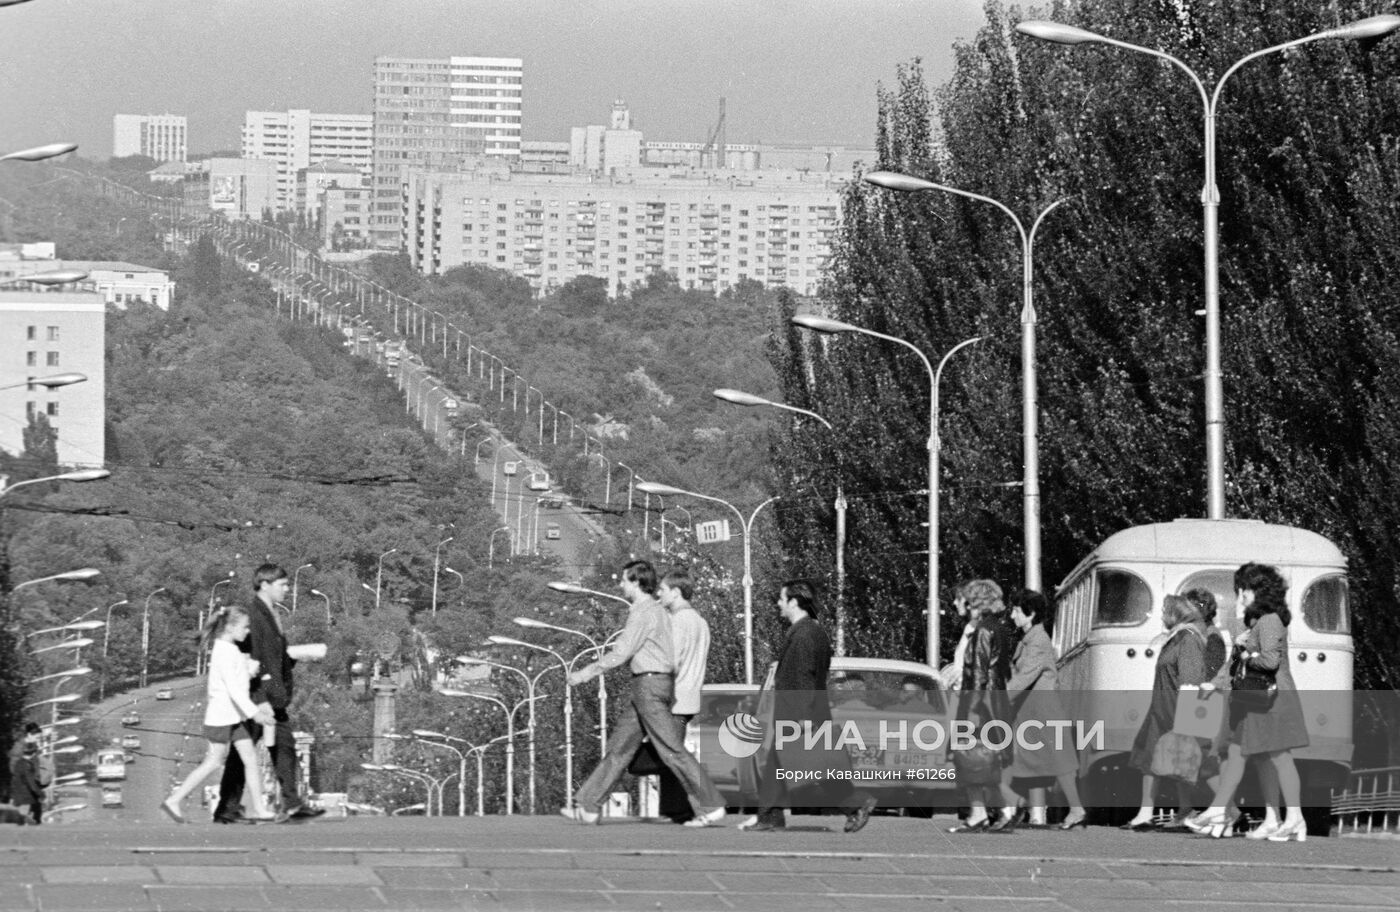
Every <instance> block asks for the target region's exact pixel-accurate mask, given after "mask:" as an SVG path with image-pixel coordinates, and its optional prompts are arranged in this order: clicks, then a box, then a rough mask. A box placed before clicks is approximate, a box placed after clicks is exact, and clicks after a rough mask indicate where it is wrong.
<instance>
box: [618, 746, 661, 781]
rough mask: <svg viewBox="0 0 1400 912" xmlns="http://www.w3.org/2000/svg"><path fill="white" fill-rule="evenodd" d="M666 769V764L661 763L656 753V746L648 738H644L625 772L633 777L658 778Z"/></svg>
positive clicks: (659, 756)
mask: <svg viewBox="0 0 1400 912" xmlns="http://www.w3.org/2000/svg"><path fill="white" fill-rule="evenodd" d="M665 769H666V764H664V763H662V762H661V755H660V754H658V753H657V752H656V745H655V744H652V743H651V739H650V738H645V739H643V740H642V743H641V744H640V745H638V746H637V752H636V753H635V754H633V755H632V762H631V763H629V764H627V772H629V773H631V774H632V775H634V776H659V775H661V772H662V771H663V770H665Z"/></svg>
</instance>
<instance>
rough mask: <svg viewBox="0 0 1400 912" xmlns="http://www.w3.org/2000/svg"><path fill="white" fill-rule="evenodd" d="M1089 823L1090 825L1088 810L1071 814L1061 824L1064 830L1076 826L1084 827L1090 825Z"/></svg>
mask: <svg viewBox="0 0 1400 912" xmlns="http://www.w3.org/2000/svg"><path fill="white" fill-rule="evenodd" d="M1088 825H1089V814H1088V812H1087V811H1080V812H1079V813H1078V814H1070V815H1069V816H1068V817H1066V818H1065V820H1064V823H1061V824H1060V829H1062V830H1072V829H1074V828H1075V827H1084V826H1088Z"/></svg>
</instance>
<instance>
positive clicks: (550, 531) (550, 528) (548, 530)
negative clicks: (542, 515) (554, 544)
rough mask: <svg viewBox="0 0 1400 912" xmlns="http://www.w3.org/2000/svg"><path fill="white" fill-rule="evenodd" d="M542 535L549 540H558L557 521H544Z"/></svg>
mask: <svg viewBox="0 0 1400 912" xmlns="http://www.w3.org/2000/svg"><path fill="white" fill-rule="evenodd" d="M544 537H545V538H547V539H549V540H550V541H558V540H559V524H558V523H545V524H544Z"/></svg>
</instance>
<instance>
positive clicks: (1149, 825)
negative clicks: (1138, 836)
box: [1118, 817, 1157, 833]
mask: <svg viewBox="0 0 1400 912" xmlns="http://www.w3.org/2000/svg"><path fill="white" fill-rule="evenodd" d="M1156 826H1157V823H1156V818H1154V817H1149V818H1147V819H1146V820H1139V819H1137V818H1133V819H1132V820H1129V821H1128V822H1127V823H1120V824H1119V825H1118V829H1120V830H1130V831H1132V832H1134V833H1141V832H1144V831H1146V830H1151V829H1154V828H1155V827H1156Z"/></svg>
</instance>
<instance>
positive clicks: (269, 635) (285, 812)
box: [160, 563, 324, 824]
mask: <svg viewBox="0 0 1400 912" xmlns="http://www.w3.org/2000/svg"><path fill="white" fill-rule="evenodd" d="M289 586H290V580H289V577H288V574H287V571H286V570H285V569H283V568H282V567H280V566H278V565H276V564H270V563H269V564H263V565H262V566H260V567H258V569H257V570H256V571H254V573H253V598H252V600H251V601H250V602H249V604H248V606H247V607H242V606H239V605H224V606H223V607H221V608H219V609H218V610H217V611H215V612H214V616H213V617H211V618H210V619H209V622H208V623H207V624H206V625H205V628H204V630H202V631H201V633H200V635H201V642H200V648H201V649H205V648H208V650H209V676H208V681H207V692H206V699H205V708H204V738H205V741H207V742H208V748H207V751H206V753H205V755H204V760H203V761H202V762H201V763H200V764H199V766H197V767H195V768H194V770H192V771H191V772H190V774H189V775H188V776H187V777H185V780H184V781H183V782H181V783H180V784H179V785H178V786H176V787H175V789H174V790H173V791H172V792H171V793H170V795H169V796H168V797H166V799H165V800H164V801H162V802H161V805H160V807H161V810H162V811H164V812H165V814H166V815H167V816H169V817H170V818H171V819H172V820H174V821H175V822H177V823H185V822H187V818H186V817H185V814H184V811H183V809H182V803H183V801H184V800H185V798H186V797H188V796H189V794H190V793H191V792H193V791H194V790H195V789H196V788H198V787H199V785H200V783H202V782H203V781H204V780H205V779H206V778H207V777H208V776H209V775H210V774H211V773H213V772H214V771H216V770H218V769H221V768H222V770H223V777H222V779H221V780H220V783H219V802H218V805H217V806H216V807H215V809H214V822H215V823H221V824H235V823H272V822H278V823H281V822H286V821H290V820H302V819H306V818H310V817H317V816H319V815H321V814H322V813H324V811H323V810H321V809H319V808H313V807H311V806H310V805H309V804H307V803H306V801H305V799H304V796H302V795H301V787H300V775H299V770H298V766H299V764H298V760H297V753H296V741H295V739H294V737H293V735H292V730H291V718H290V716H289V715H288V707H289V706H290V705H291V702H292V693H293V675H292V670H293V668H294V667H295V665H296V660H295V659H293V658H292V657H291V655H289V654H288V652H287V637H286V633H285V631H284V630H283V627H282V618H281V615H280V614H279V611H280V608H279V606H280V605H281V604H282V602H283V601H284V600H285V599H286V597H287V592H288V590H289ZM258 746H262V747H266V748H267V751H268V756H269V758H270V760H271V765H272V769H273V771H274V773H275V778H276V784H277V791H278V792H280V801H274V800H272V796H269V795H267V794H266V793H265V792H264V790H263V781H264V779H263V775H262V769H261V764H260V763H259V759H258V754H259V751H258ZM230 747H232V751H230ZM245 791H246V792H247V796H248V804H249V806H250V808H251V811H252V813H251V814H244V813H243V796H244V793H245Z"/></svg>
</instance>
